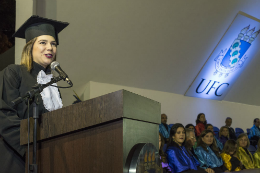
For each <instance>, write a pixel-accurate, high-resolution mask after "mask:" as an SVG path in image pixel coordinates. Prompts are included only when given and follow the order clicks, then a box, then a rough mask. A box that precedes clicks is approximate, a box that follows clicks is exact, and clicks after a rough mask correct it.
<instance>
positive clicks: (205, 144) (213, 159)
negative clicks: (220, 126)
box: [195, 130, 226, 173]
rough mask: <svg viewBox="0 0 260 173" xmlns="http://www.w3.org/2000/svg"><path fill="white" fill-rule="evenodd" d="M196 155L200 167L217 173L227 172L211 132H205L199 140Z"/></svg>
mask: <svg viewBox="0 0 260 173" xmlns="http://www.w3.org/2000/svg"><path fill="white" fill-rule="evenodd" d="M195 153H196V155H197V157H198V158H199V161H200V163H201V164H200V167H202V168H211V169H213V170H214V171H215V172H216V173H220V172H224V171H226V168H225V166H223V161H222V159H221V156H220V154H219V149H218V147H217V145H216V142H215V138H214V134H213V132H212V131H211V130H204V131H203V132H202V133H201V135H200V137H199V139H198V145H197V148H195Z"/></svg>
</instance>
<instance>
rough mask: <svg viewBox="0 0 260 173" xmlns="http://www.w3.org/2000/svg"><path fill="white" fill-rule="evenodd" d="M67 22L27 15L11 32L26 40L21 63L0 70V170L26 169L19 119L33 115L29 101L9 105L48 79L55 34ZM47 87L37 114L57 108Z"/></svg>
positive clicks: (16, 172)
mask: <svg viewBox="0 0 260 173" xmlns="http://www.w3.org/2000/svg"><path fill="white" fill-rule="evenodd" d="M67 25H68V23H64V22H59V21H54V20H50V19H46V18H41V17H38V16H32V17H30V18H29V19H28V20H27V21H26V22H25V23H24V24H23V25H22V26H21V27H20V28H19V29H18V30H17V32H16V33H15V34H14V35H13V36H14V37H19V38H24V39H26V45H25V46H24V48H23V51H22V56H21V65H14V64H12V65H9V66H8V67H6V68H5V69H4V70H3V71H1V73H0V97H1V100H0V136H1V137H0V163H1V168H0V170H1V171H0V172H2V173H20V172H21V173H22V172H24V171H25V159H24V158H25V147H24V146H21V145H20V122H21V120H22V119H26V118H27V117H28V114H29V116H30V117H31V116H32V115H33V113H32V110H33V107H32V105H31V104H32V102H29V110H28V106H27V105H26V103H25V102H21V103H19V104H17V105H15V106H12V101H13V100H15V99H17V98H18V97H22V96H24V95H25V94H26V92H27V91H30V90H32V86H34V85H35V84H37V83H40V84H44V82H45V83H47V82H49V81H50V79H51V77H52V76H51V74H50V73H51V70H50V64H51V63H52V62H53V61H55V59H56V52H57V45H58V44H59V41H58V35H57V34H58V33H59V32H60V31H62V30H63V29H64V28H65V27H66V26H67ZM54 88H55V87H49V89H48V90H45V91H44V90H43V91H42V92H41V97H40V99H39V106H38V108H39V115H41V114H43V113H45V112H48V111H52V110H55V109H59V108H61V107H62V101H61V98H60V94H59V92H58V89H57V88H55V89H54Z"/></svg>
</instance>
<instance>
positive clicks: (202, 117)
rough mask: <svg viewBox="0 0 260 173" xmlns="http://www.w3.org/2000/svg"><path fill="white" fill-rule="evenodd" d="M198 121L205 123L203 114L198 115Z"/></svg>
mask: <svg viewBox="0 0 260 173" xmlns="http://www.w3.org/2000/svg"><path fill="white" fill-rule="evenodd" d="M199 120H200V122H203V123H204V122H205V121H206V118H205V115H204V114H202V115H200V118H199Z"/></svg>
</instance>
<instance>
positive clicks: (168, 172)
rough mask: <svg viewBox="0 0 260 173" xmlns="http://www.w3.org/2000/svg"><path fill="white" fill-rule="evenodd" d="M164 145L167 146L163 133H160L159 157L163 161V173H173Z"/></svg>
mask: <svg viewBox="0 0 260 173" xmlns="http://www.w3.org/2000/svg"><path fill="white" fill-rule="evenodd" d="M164 144H165V141H164V137H163V135H162V134H161V133H159V155H160V159H161V165H162V169H163V173H171V168H170V167H169V164H168V161H167V155H166V154H165V153H164V151H163V146H164Z"/></svg>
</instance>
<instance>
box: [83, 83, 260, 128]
mask: <svg viewBox="0 0 260 173" xmlns="http://www.w3.org/2000/svg"><path fill="white" fill-rule="evenodd" d="M121 89H125V90H128V91H131V92H134V93H136V94H140V95H142V96H144V97H147V98H150V99H153V100H155V101H158V102H160V103H161V105H162V109H161V110H162V113H166V114H167V115H168V123H169V124H170V123H177V122H178V123H182V124H184V125H186V124H188V123H193V124H195V120H196V117H197V115H198V114H199V113H201V112H203V113H205V114H206V119H207V121H208V123H211V124H213V125H214V126H217V127H221V126H222V125H224V124H225V123H224V122H225V118H226V117H228V116H229V117H231V118H232V119H233V124H232V126H233V127H234V128H235V127H241V128H243V129H244V130H246V128H251V127H252V124H253V119H254V118H256V117H259V112H260V107H259V106H251V105H244V104H240V103H232V102H226V101H215V100H207V99H200V98H193V97H186V96H183V95H179V94H173V93H167V92H160V91H154V90H147V89H140V88H133V87H127V86H120V85H112V84H106V83H98V82H92V81H91V82H89V83H88V88H87V89H86V90H85V92H84V100H87V99H91V98H95V97H98V96H101V95H104V94H107V93H111V92H114V91H118V90H121Z"/></svg>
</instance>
